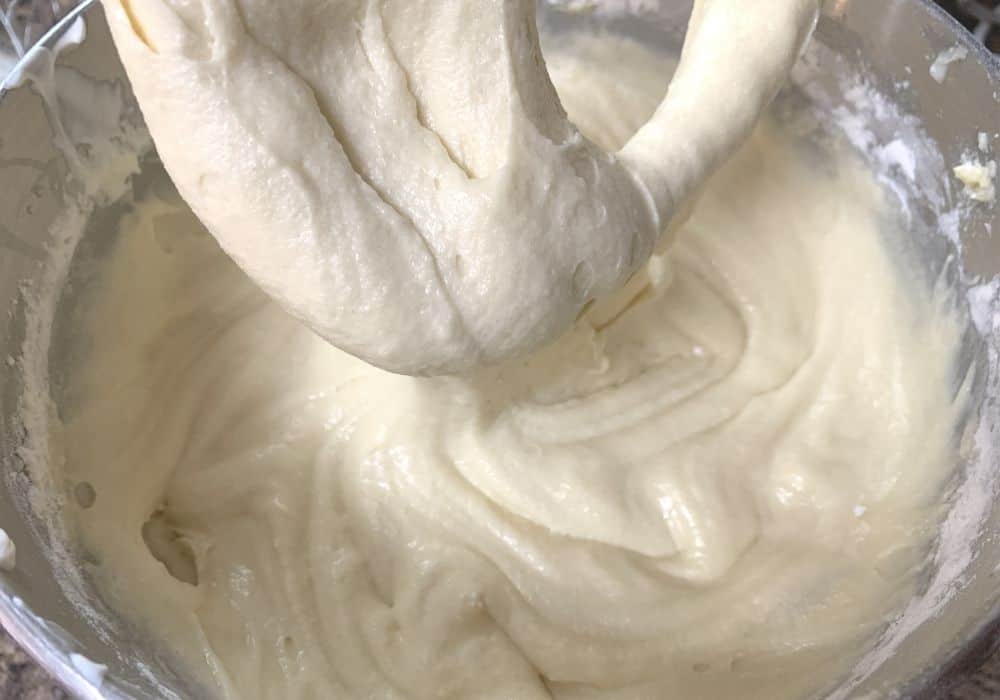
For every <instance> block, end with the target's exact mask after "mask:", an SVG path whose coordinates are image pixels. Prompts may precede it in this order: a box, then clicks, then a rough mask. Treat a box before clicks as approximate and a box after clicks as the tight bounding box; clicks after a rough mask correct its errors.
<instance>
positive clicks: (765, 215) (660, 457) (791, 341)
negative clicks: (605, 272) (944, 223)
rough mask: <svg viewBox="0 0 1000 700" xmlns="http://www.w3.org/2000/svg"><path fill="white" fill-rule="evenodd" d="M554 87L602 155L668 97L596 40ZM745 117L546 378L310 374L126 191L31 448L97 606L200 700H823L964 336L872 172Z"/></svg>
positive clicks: (326, 350) (935, 434) (293, 331)
mask: <svg viewBox="0 0 1000 700" xmlns="http://www.w3.org/2000/svg"><path fill="white" fill-rule="evenodd" d="M549 61H550V70H551V74H552V76H553V80H554V82H555V84H556V86H557V87H558V89H559V91H560V96H561V97H562V102H563V104H564V105H565V106H566V108H567V110H568V112H569V114H570V116H571V117H572V119H573V121H574V123H575V124H577V125H578V126H579V128H580V129H581V131H582V132H583V133H585V134H587V136H588V137H589V138H590V139H592V140H593V142H594V143H595V144H597V145H598V146H600V147H601V148H603V149H607V150H613V149H616V148H618V147H620V146H621V144H623V143H624V142H626V141H627V140H628V139H629V138H630V137H631V136H632V134H633V133H634V132H635V130H636V129H638V128H639V127H640V126H641V125H642V124H643V123H644V122H645V121H646V120H647V119H648V117H649V115H650V114H651V113H652V112H653V111H654V109H655V108H656V105H657V102H658V101H659V99H660V96H661V95H662V93H663V90H664V89H665V87H666V80H667V77H668V75H669V64H668V63H667V62H666V61H663V60H661V59H660V58H659V57H657V56H655V55H652V54H650V53H648V52H647V51H646V50H644V49H640V48H639V47H637V46H635V45H632V44H629V43H622V42H616V41H613V40H611V39H601V40H598V39H594V40H589V41H587V42H582V43H577V44H572V45H567V46H565V47H563V48H562V49H558V50H553V52H552V53H551V55H550V56H549ZM774 119H775V118H769V119H768V120H767V121H766V122H765V123H764V124H763V125H762V126H761V127H760V128H759V129H758V131H757V133H756V135H755V136H754V138H753V139H752V141H751V142H750V143H749V145H748V146H747V147H745V148H744V149H743V150H742V151H741V152H740V153H739V154H738V155H737V156H736V157H735V158H734V160H733V161H732V162H731V163H729V164H728V165H727V166H725V167H724V168H723V169H722V170H721V171H720V172H719V173H718V174H717V175H716V176H715V178H713V180H712V181H711V183H710V185H709V187H708V188H707V190H706V191H705V192H704V193H703V195H702V197H701V199H700V202H699V205H698V206H697V207H696V209H695V210H694V212H693V214H692V215H691V218H690V220H689V221H688V222H687V223H686V224H685V226H684V227H683V228H682V230H681V231H680V232H679V233H678V234H677V240H676V243H675V246H674V247H673V249H672V250H671V251H670V253H669V254H668V255H666V256H662V255H654V256H653V258H652V259H651V260H650V262H649V264H648V265H647V266H645V267H644V268H643V269H642V270H641V271H640V272H639V273H638V274H637V275H636V276H635V277H634V278H633V279H632V280H631V281H630V283H629V284H628V285H627V286H626V287H625V288H624V289H623V290H622V291H621V292H620V293H619V294H617V295H616V296H615V297H613V298H611V299H608V300H606V301H604V302H602V303H598V304H592V305H590V306H589V307H588V308H587V310H586V312H585V313H584V314H583V315H582V317H581V318H580V319H579V320H578V321H577V322H576V323H575V324H574V325H573V327H572V329H571V331H570V332H569V333H568V334H566V335H564V336H562V337H561V338H560V339H559V340H558V341H556V342H555V343H554V344H552V345H550V346H549V347H547V348H545V349H544V350H543V351H541V352H540V353H538V354H536V355H533V356H532V357H530V358H528V359H526V360H521V361H517V362H508V363H505V364H502V365H500V366H498V367H495V368H492V369H489V370H483V371H480V372H477V373H474V374H471V375H466V376H464V377H452V378H414V377H406V376H400V375H397V374H392V373H389V372H385V371H382V370H379V369H376V368H373V367H372V366H370V365H367V364H365V363H364V362H362V361H360V360H358V359H355V358H354V357H352V356H351V355H349V354H347V353H344V352H341V351H338V350H336V349H334V348H332V347H331V346H330V345H329V344H327V343H326V342H324V341H323V340H322V339H320V338H318V337H317V336H315V335H314V334H313V333H312V332H310V331H309V330H308V329H306V328H305V327H303V326H302V325H300V324H299V323H298V322H297V321H296V320H294V319H293V318H290V317H289V316H287V315H286V314H285V313H284V312H283V311H282V310H281V309H280V308H279V307H278V305H276V304H275V303H274V302H273V301H271V300H270V299H269V298H268V297H267V296H266V295H265V294H263V293H262V292H261V291H259V290H258V289H257V288H256V287H255V286H254V285H253V284H252V283H251V282H250V281H249V280H247V279H246V277H245V276H244V275H243V273H242V272H241V270H240V269H239V268H237V267H236V266H235V265H234V264H233V263H232V262H231V261H230V260H229V259H228V258H227V257H226V256H225V255H224V254H223V253H222V252H221V251H220V250H219V248H218V247H217V245H216V243H215V241H214V240H213V238H212V237H211V236H210V235H209V234H208V233H207V232H206V231H205V230H204V229H202V228H201V226H200V225H199V224H198V220H197V219H196V218H195V216H194V215H193V214H192V213H191V212H190V211H189V210H188V209H187V208H186V206H185V205H184V204H183V203H182V202H181V200H180V198H179V197H178V195H177V194H176V192H174V191H173V189H172V187H171V186H170V184H169V182H168V181H167V180H166V179H165V178H164V179H163V180H162V181H161V182H160V184H159V185H157V186H156V187H152V188H146V189H144V190H143V193H142V194H141V196H140V198H139V201H138V202H137V204H136V207H135V210H134V212H133V213H131V214H129V215H128V216H127V217H126V218H125V220H123V221H122V223H121V232H120V234H119V235H118V236H117V239H116V240H115V242H114V246H113V249H112V252H111V255H110V258H109V259H108V260H107V262H106V263H105V264H104V267H103V268H102V269H101V271H100V274H99V276H98V280H99V282H97V283H95V284H94V285H93V286H92V287H91V291H90V296H89V299H88V301H87V302H86V303H85V305H84V307H83V311H82V312H81V313H80V314H79V315H78V322H79V327H78V328H77V330H76V336H75V338H76V340H75V345H74V356H75V357H76V358H77V361H78V365H77V366H76V367H75V368H73V371H71V372H69V373H68V376H69V377H70V378H71V380H70V385H69V386H68V387H67V390H66V397H65V401H64V402H63V405H61V406H60V415H61V416H62V419H63V424H62V425H59V426H56V425H53V432H52V434H53V440H59V441H60V442H61V443H62V444H61V445H60V449H59V450H58V451H59V453H60V454H64V455H65V456H66V464H65V471H64V473H63V474H62V475H61V478H62V480H63V481H64V482H65V483H68V484H70V486H71V487H72V488H73V489H74V493H76V494H84V495H85V498H78V499H77V505H76V506H74V507H73V508H72V510H71V512H70V516H71V520H72V521H73V523H74V528H75V530H76V532H78V534H79V538H80V542H81V544H82V546H83V547H85V548H86V549H87V550H89V555H88V556H87V558H86V560H87V561H90V562H96V563H95V564H94V565H93V566H92V567H91V570H90V573H91V574H92V576H93V577H94V578H95V580H96V581H97V582H98V583H99V585H100V586H101V588H102V590H103V591H104V593H105V595H106V597H107V599H108V600H109V602H111V604H112V605H114V606H115V607H116V608H117V609H119V610H121V611H123V612H124V613H125V614H126V615H127V616H128V617H129V618H130V619H131V620H133V621H134V622H135V623H136V624H138V625H140V626H142V627H144V628H145V629H146V630H147V631H148V632H149V634H150V635H152V636H154V637H155V638H156V639H157V640H158V641H159V642H161V643H162V644H164V645H165V646H166V647H167V648H169V649H171V650H173V652H174V653H175V654H176V655H177V656H178V658H179V659H180V660H181V662H182V664H183V665H184V666H185V667H186V668H187V669H189V670H190V671H191V672H192V673H193V674H195V675H196V676H197V677H199V678H202V679H203V681H204V683H205V684H206V686H207V687H209V688H211V689H212V690H213V691H214V692H217V693H218V694H220V695H222V696H223V697H230V698H237V697H239V698H255V697H280V698H306V697H329V698H345V699H348V698H372V697H377V698H441V697H446V698H456V699H459V698H461V699H464V698H477V699H479V698H486V699H488V698H495V699H496V700H500V699H501V698H503V699H508V698H518V699H519V700H532V699H534V698H558V699H559V700H582V699H584V698H587V699H589V700H593V699H595V698H600V699H601V700H608V699H612V700H662V699H663V698H673V697H677V698H685V700H699V699H704V700H708V699H711V700H716V699H717V698H720V697H740V698H761V699H762V700H763V699H766V700H779V699H781V698H793V697H803V696H806V695H808V694H809V693H810V692H813V691H817V690H820V689H822V688H824V687H828V686H829V685H830V684H832V683H834V682H835V681H836V679H837V678H838V677H839V676H840V675H841V674H844V673H846V672H847V671H848V670H849V669H850V667H851V666H852V664H853V663H854V662H855V661H856V660H857V659H858V658H859V657H860V656H861V655H862V654H863V653H864V651H865V649H866V648H867V645H868V643H869V642H870V641H871V640H872V638H873V637H874V636H875V635H876V634H877V633H878V632H879V631H880V630H881V629H882V627H883V625H884V624H885V622H886V621H888V620H889V619H891V618H892V615H893V613H894V612H895V611H896V610H898V609H899V607H900V606H901V605H902V604H904V603H905V602H906V601H907V600H908V599H909V597H910V596H911V595H912V594H913V593H914V591H915V589H916V585H917V581H918V578H919V576H918V574H919V572H920V571H921V564H922V562H924V560H925V555H926V553H927V551H928V548H929V546H930V544H931V542H932V539H933V537H934V534H935V529H936V526H937V524H938V523H939V520H940V517H941V515H942V507H941V498H942V491H943V489H944V486H945V484H946V483H947V482H948V480H949V477H950V475H951V471H952V467H953V465H954V462H955V460H954V449H955V447H954V445H953V441H952V435H953V431H954V429H955V424H956V421H957V420H958V417H959V415H960V414H961V411H962V408H963V400H964V399H963V394H962V392H958V395H957V397H956V396H955V391H954V390H953V386H954V384H955V381H953V380H954V378H953V377H952V372H953V371H954V370H953V358H954V355H955V352H956V348H957V347H958V345H959V337H960V335H961V333H960V331H961V329H960V324H959V323H958V322H957V321H956V320H955V319H953V318H952V317H951V315H950V314H949V313H948V312H946V311H945V310H944V309H943V308H939V305H938V304H937V302H936V301H935V300H934V299H931V298H929V295H928V294H927V293H925V292H923V291H921V290H922V287H921V286H920V284H919V283H911V281H910V280H907V279H903V278H901V274H900V268H898V267H897V266H896V264H895V263H894V262H893V260H892V259H891V258H890V256H889V255H888V254H887V252H886V249H885V248H883V246H882V240H883V238H884V237H885V236H889V237H890V238H891V237H894V236H895V237H900V238H901V237H902V236H903V234H902V232H900V231H898V230H893V229H892V226H893V224H892V223H891V221H892V217H891V216H890V214H889V210H888V208H887V207H886V206H885V205H884V203H883V201H882V193H881V190H880V188H879V187H878V186H876V185H875V183H874V182H873V181H872V178H871V176H870V175H869V173H868V172H867V171H866V170H864V168H863V167H862V166H861V165H859V164H858V163H857V162H855V160H854V159H853V158H852V157H849V156H847V155H844V154H843V153H841V152H839V151H836V150H833V151H827V150H824V149H823V148H820V147H818V146H817V145H816V144H815V143H814V142H812V141H810V140H807V139H805V138H802V139H801V140H799V139H800V137H798V136H796V135H795V134H798V133H801V129H799V128H796V129H792V128H788V127H787V125H785V124H782V123H779V122H776V121H774ZM56 428H58V430H57V429H56ZM60 483H62V482H60Z"/></svg>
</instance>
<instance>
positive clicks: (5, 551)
mask: <svg viewBox="0 0 1000 700" xmlns="http://www.w3.org/2000/svg"><path fill="white" fill-rule="evenodd" d="M16 567H17V547H16V546H15V545H14V540H12V539H11V538H10V535H8V534H7V533H6V531H4V530H0V571H13V570H14V569H15V568H16Z"/></svg>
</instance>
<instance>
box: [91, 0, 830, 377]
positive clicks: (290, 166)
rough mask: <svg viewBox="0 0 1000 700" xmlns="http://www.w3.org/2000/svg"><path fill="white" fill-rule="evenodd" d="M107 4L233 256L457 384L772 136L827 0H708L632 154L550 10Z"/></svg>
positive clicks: (213, 226)
mask: <svg viewBox="0 0 1000 700" xmlns="http://www.w3.org/2000/svg"><path fill="white" fill-rule="evenodd" d="M104 6H105V9H106V11H107V13H108V18H109V22H110V25H111V28H112V31H113V35H114V38H115V43H116V45H117V46H118V49H119V52H120V54H121V57H122V60H123V62H124V64H125V66H126V68H127V69H128V72H129V77H130V79H131V82H132V87H133V89H134V90H135V94H136V96H137V97H138V99H139V103H140V105H141V106H142V108H143V112H144V114H145V117H146V120H147V122H148V124H149V128H150V131H151V133H152V136H153V139H154V140H155V142H156V145H157V148H158V151H159V153H160V155H161V157H162V158H163V162H164V164H165V165H166V168H167V170H168V171H169V173H170V175H171V177H172V179H173V180H174V182H176V183H177V186H178V189H179V190H180V193H181V194H182V196H183V197H184V199H185V200H186V201H187V202H188V203H189V204H190V206H191V207H192V209H193V210H194V211H195V213H196V214H197V215H198V217H199V218H200V219H201V220H202V221H203V222H205V224H206V225H207V227H208V229H209V230H210V231H211V232H212V234H213V235H214V236H215V237H216V238H217V239H218V240H219V242H220V243H221V244H222V247H223V248H224V249H225V250H226V251H227V252H228V253H229V254H230V255H231V256H232V257H233V258H234V259H235V260H236V262H237V263H239V265H240V266H241V267H242V268H243V269H244V270H245V271H246V272H247V273H248V274H249V275H250V276H251V277H252V278H253V279H254V280H255V281H256V282H257V283H258V284H260V285H261V287H263V289H264V290H266V291H267V292H268V293H269V294H270V295H271V296H273V297H274V298H275V299H276V300H277V301H278V302H279V303H281V304H282V305H283V306H284V307H285V308H286V309H288V310H289V311H291V312H292V313H293V314H294V315H296V316H297V317H299V318H300V319H302V320H303V321H305V322H306V323H307V324H309V325H310V326H311V327H312V328H313V329H314V330H316V331H317V332H318V333H319V334H320V335H322V336H324V337H325V338H327V339H328V340H329V341H331V342H332V343H333V344H334V345H336V346H337V347H339V348H342V349H344V350H346V351H348V352H350V353H352V354H354V355H356V356H358V357H361V358H363V359H365V360H367V361H368V362H370V363H372V364H375V365H377V366H380V367H383V368H385V369H389V370H393V371H397V372H403V373H410V374H440V373H450V372H457V371H460V370H465V369H468V368H470V367H474V366H477V365H481V364H492V363H495V362H498V361H500V360H503V359H504V358H509V357H512V356H520V355H524V354H525V353H526V352H527V351H529V350H532V349H534V348H537V347H539V346H540V345H542V344H544V343H546V342H548V341H550V340H552V339H554V338H555V337H557V336H558V335H559V334H561V333H562V332H564V331H565V330H566V329H567V328H568V327H569V326H570V324H571V323H572V322H573V320H574V319H576V318H577V316H578V315H579V313H580V312H581V310H582V309H583V308H584V307H585V306H586V305H587V304H588V303H589V302H591V301H592V300H594V299H599V298H602V297H604V296H606V295H608V294H610V293H612V292H614V291H616V290H617V289H619V288H620V287H621V286H622V285H623V284H624V283H625V281H626V280H628V279H629V278H630V277H631V276H632V275H633V274H634V273H635V271H636V270H637V269H638V268H639V267H640V266H641V265H642V264H643V263H644V262H645V261H646V260H647V259H648V258H649V256H650V254H651V253H652V252H653V250H654V247H655V246H656V245H657V243H658V241H659V239H660V237H661V233H662V231H663V230H664V229H665V228H666V227H667V225H668V223H669V222H670V221H671V219H672V218H673V217H674V215H675V214H676V212H677V210H678V207H679V206H681V205H682V204H683V203H684V200H686V198H687V197H688V196H689V195H690V194H691V193H692V192H693V191H694V190H695V189H696V188H697V187H698V186H699V185H700V184H701V182H702V181H703V180H704V179H705V177H707V175H708V174H709V173H710V172H711V171H712V170H714V169H715V167H717V166H718V165H719V164H720V162H721V161H722V160H723V158H724V157H726V156H727V155H728V154H729V153H730V152H731V151H732V150H733V149H734V148H735V147H736V146H737V145H738V144H739V143H741V142H742V141H743V140H744V139H745V137H746V136H747V135H748V134H749V132H750V129H751V128H752V126H753V124H754V122H755V121H756V118H757V116H758V114H759V112H760V110H761V109H762V108H763V107H764V106H765V105H766V104H767V103H768V102H769V101H770V99H771V98H772V97H773V95H774V94H775V92H776V91H777V89H778V87H779V86H780V85H781V83H782V82H783V80H784V78H785V76H786V75H787V73H788V70H789V69H790V68H791V65H792V63H793V61H794V59H795V58H796V56H797V55H798V52H799V50H800V49H801V46H802V44H803V42H804V41H805V39H806V37H807V35H808V34H809V32H810V30H811V28H812V26H813V24H814V22H815V19H816V15H817V11H818V0H755V2H753V3H747V2H745V1H744V0H698V1H696V2H695V6H694V14H693V17H692V20H691V24H690V28H689V31H688V38H687V42H686V45H685V50H684V54H683V56H682V59H681V62H680V66H679V68H678V71H677V74H676V77H675V79H674V82H673V84H672V85H671V89H670V92H669V94H668V95H667V97H666V99H665V100H664V101H663V103H662V105H661V106H660V108H659V109H658V110H657V112H656V113H655V114H654V115H652V117H651V119H650V121H649V123H648V124H646V125H645V127H644V128H643V129H641V130H640V131H639V132H638V133H637V134H636V135H635V137H634V138H633V139H632V140H631V141H629V142H628V143H627V144H624V145H623V146H622V147H621V148H620V149H615V150H613V151H610V152H608V151H606V150H605V149H601V148H599V147H598V146H596V145H595V144H594V143H593V142H591V141H590V140H588V139H586V138H585V137H584V136H582V135H581V134H580V132H579V131H578V130H577V128H576V127H575V126H574V125H573V124H572V123H571V122H570V121H569V120H567V118H566V115H565V113H564V111H563V108H562V106H561V105H560V103H559V99H558V97H557V95H556V92H555V90H554V89H553V87H552V84H551V82H550V80H549V76H548V74H547V72H546V68H545V64H544V61H543V60H542V55H541V51H540V49H539V43H538V36H537V32H536V28H535V3H534V0H338V1H336V2H317V1H316V0H282V2H274V0H239V1H237V0H109V1H108V2H105V3H104ZM661 96H662V94H661ZM658 97H659V96H658Z"/></svg>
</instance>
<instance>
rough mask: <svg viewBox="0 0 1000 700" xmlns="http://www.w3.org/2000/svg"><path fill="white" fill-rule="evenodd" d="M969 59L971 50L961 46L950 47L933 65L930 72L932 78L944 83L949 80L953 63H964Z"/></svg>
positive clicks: (937, 57) (938, 56) (935, 59)
mask: <svg viewBox="0 0 1000 700" xmlns="http://www.w3.org/2000/svg"><path fill="white" fill-rule="evenodd" d="M968 57H969V50H968V49H967V48H965V47H964V46H961V45H955V46H949V47H948V48H947V49H945V50H944V51H942V52H941V53H939V54H938V55H937V56H936V57H935V58H934V62H933V63H931V67H930V69H929V72H930V74H931V77H932V78H934V80H935V81H937V82H939V83H943V82H944V81H945V80H946V79H947V78H948V69H949V68H950V67H951V64H952V63H955V62H957V61H964V60H965V59H966V58H968Z"/></svg>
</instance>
